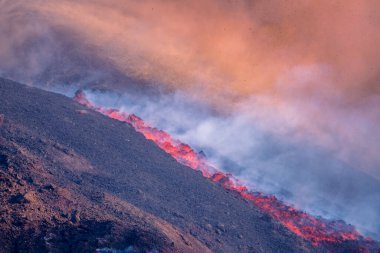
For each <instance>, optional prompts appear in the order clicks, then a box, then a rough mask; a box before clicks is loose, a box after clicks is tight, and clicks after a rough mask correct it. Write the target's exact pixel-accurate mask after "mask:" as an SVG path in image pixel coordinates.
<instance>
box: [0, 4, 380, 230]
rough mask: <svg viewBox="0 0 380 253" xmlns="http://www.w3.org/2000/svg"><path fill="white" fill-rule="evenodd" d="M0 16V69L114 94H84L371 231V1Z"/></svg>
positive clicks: (375, 160)
mask: <svg viewBox="0 0 380 253" xmlns="http://www.w3.org/2000/svg"><path fill="white" fill-rule="evenodd" d="M0 22H1V23H0V24H1V25H0V36H1V38H2V40H1V42H0V59H1V61H0V74H1V75H3V76H5V77H8V78H12V79H15V80H18V81H22V82H27V83H30V84H34V85H39V86H44V87H52V86H54V87H55V88H56V87H60V88H59V89H60V90H62V89H64V88H62V87H67V86H69V85H74V86H81V87H83V86H85V87H87V88H101V89H102V90H104V89H107V90H112V91H114V92H116V93H119V94H122V95H120V96H116V95H111V93H106V95H105V93H104V92H101V93H100V92H94V93H92V94H93V96H94V97H93V99H94V100H98V102H99V103H104V104H107V105H110V106H117V107H120V106H126V110H127V111H132V112H135V113H137V114H138V115H139V116H141V117H143V118H144V119H145V120H148V121H150V122H151V123H152V124H154V125H157V126H158V127H160V128H163V129H165V130H167V131H169V132H171V133H172V134H174V135H175V136H177V137H178V138H180V139H182V140H183V141H184V142H187V143H189V144H191V145H192V146H195V147H197V148H199V149H202V150H204V151H205V152H206V154H207V155H208V156H209V157H210V158H211V159H213V160H215V162H217V163H219V164H220V165H221V167H223V169H225V170H227V171H232V172H233V173H234V174H236V175H237V176H239V177H240V178H241V179H242V180H245V181H246V182H247V184H251V185H254V186H255V187H256V188H257V187H258V188H260V189H262V190H264V191H266V192H269V193H276V194H277V195H280V196H282V198H284V199H286V200H288V201H290V202H292V203H294V204H295V205H297V206H298V207H300V208H302V209H306V210H308V211H310V212H313V213H315V214H321V215H324V216H328V217H333V218H344V219H346V220H347V221H348V222H352V223H353V224H355V225H357V226H358V228H359V229H361V230H362V231H364V232H366V233H368V234H372V235H376V234H377V236H378V235H379V234H380V223H379V221H380V204H378V203H380V181H379V180H380V169H379V168H380V156H379V150H380V144H379V143H380V130H379V127H378V126H379V125H380V109H379V108H380V97H379V93H380V89H379V87H380V85H378V82H379V81H380V80H379V79H380V74H379V72H378V69H380V68H379V67H380V47H379V45H380V33H379V32H378V28H377V27H378V24H379V22H380V2H379V1H376V0H345V1H344V0H335V1H331V0H330V1H328V0H321V1H301V0H292V1H280V0H269V1H268V0H258V1H243V0H241V1H227V0H225V1H216V0H214V1H211V0H206V1H164V0H162V1H160V0H155V1H149V0H147V1H133V0H131V1H121V0H107V1H105V0H91V1H90V0H79V1H70V0H61V1H47V0H35V1H26V0H25V1H17V2H15V1H10V0H0ZM63 85H66V86H63ZM127 91H128V92H127ZM95 95H96V96H95Z"/></svg>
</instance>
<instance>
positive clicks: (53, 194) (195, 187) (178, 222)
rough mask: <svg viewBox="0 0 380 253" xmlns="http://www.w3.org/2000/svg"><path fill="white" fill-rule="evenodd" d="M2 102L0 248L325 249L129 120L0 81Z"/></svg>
mask: <svg viewBox="0 0 380 253" xmlns="http://www.w3.org/2000/svg"><path fill="white" fill-rule="evenodd" d="M0 101H1V103H0V114H1V115H3V116H2V117H1V118H0V120H1V119H2V125H1V126H0V189H1V191H0V205H1V206H0V245H2V247H1V248H0V252H94V251H95V250H96V249H104V251H106V250H107V249H109V248H114V249H126V248H128V247H133V249H134V250H135V251H136V252H139V251H140V252H147V251H152V250H156V251H158V252H327V250H326V249H325V248H322V247H320V248H315V247H313V246H312V245H311V244H310V243H309V242H307V241H305V240H303V239H302V238H299V237H297V236H296V235H294V234H292V233H291V232H290V231H288V230H287V229H286V228H284V227H283V226H281V225H279V224H277V223H275V221H274V220H273V219H263V218H262V217H265V215H263V214H262V213H260V211H258V210H257V209H256V208H255V206H254V205H252V204H251V203H247V202H246V201H244V200H243V199H242V198H241V197H240V196H238V195H237V194H235V193H234V192H229V191H226V190H225V189H223V188H221V186H219V185H217V184H214V183H212V182H210V181H208V180H206V179H204V178H203V177H202V176H201V175H200V173H198V172H195V171H192V170H190V169H188V168H186V167H184V166H182V165H180V164H178V163H177V162H176V161H175V160H174V159H173V158H172V157H171V156H169V155H168V154H166V153H165V152H164V151H162V150H161V149H159V148H158V147H157V146H156V145H155V144H154V143H153V142H151V141H148V140H146V139H145V138H144V137H143V136H142V135H141V134H139V133H137V132H136V131H135V130H134V129H133V127H132V126H130V125H129V124H125V123H121V122H118V121H116V120H112V119H109V118H107V117H105V116H102V115H100V114H99V113H96V112H93V111H90V110H86V108H83V107H82V106H81V105H79V104H76V103H75V102H73V101H72V100H71V99H69V98H67V97H64V96H62V95H58V94H53V93H49V92H46V91H42V90H38V89H35V88H31V87H27V86H24V85H20V84H17V83H14V82H11V81H8V80H2V79H0ZM84 111H85V113H83V112H84ZM78 112H80V113H78ZM129 249H132V248H129Z"/></svg>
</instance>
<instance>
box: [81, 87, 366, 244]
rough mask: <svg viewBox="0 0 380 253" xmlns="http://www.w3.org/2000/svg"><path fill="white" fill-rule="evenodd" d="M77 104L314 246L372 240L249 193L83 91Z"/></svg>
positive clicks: (183, 149) (184, 147)
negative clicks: (127, 127)
mask: <svg viewBox="0 0 380 253" xmlns="http://www.w3.org/2000/svg"><path fill="white" fill-rule="evenodd" d="M74 100H75V101H77V102H78V103H80V104H82V105H84V106H86V107H88V108H91V109H93V110H96V111H98V112H100V113H102V114H104V115H106V116H108V117H110V118H113V119H116V120H119V121H122V122H127V123H130V124H131V125H132V126H133V127H134V128H135V129H136V131H138V132H140V133H142V134H143V135H144V136H145V138H147V139H149V140H152V141H153V142H155V143H156V144H157V145H158V146H159V147H160V148H161V149H163V150H164V151H165V152H167V153H168V154H170V155H171V156H172V157H173V158H175V159H176V160H177V161H178V162H179V163H181V164H183V165H186V166H188V167H190V168H192V169H194V170H197V171H200V172H201V173H202V175H203V176H204V177H206V178H208V179H210V180H211V181H213V182H217V183H219V184H221V185H222V186H223V187H224V188H226V189H228V190H232V191H235V192H237V193H239V194H240V195H241V196H242V197H243V198H244V199H246V200H248V201H250V202H252V203H253V204H254V205H256V206H257V207H258V208H259V209H260V210H261V211H263V212H265V213H267V214H269V215H270V216H271V217H273V218H274V219H275V220H277V221H279V222H280V223H281V224H282V225H284V226H285V227H287V228H288V229H289V230H290V231H292V232H293V233H295V234H297V235H298V236H301V237H303V238H304V239H306V240H308V241H310V242H311V243H312V244H313V245H314V246H318V245H320V244H324V243H325V244H337V243H341V242H344V241H351V240H358V241H367V242H368V241H371V239H370V238H364V237H363V236H362V235H360V234H359V232H358V231H357V230H356V229H355V227H353V226H352V225H348V224H346V223H345V222H344V221H334V220H327V219H324V218H317V217H313V216H311V215H309V214H307V213H305V212H303V211H300V210H297V209H295V208H294V207H292V206H290V205H288V204H285V203H284V202H282V201H280V200H279V199H277V198H276V197H275V196H273V195H266V194H263V193H260V192H255V191H252V190H249V189H248V188H247V187H246V186H244V185H242V184H241V183H240V182H239V181H238V180H237V179H236V178H234V177H233V176H232V175H231V174H226V173H223V172H221V171H220V170H218V169H217V168H216V167H215V166H213V165H211V164H210V163H209V162H208V161H207V160H206V158H205V157H204V156H203V155H202V154H200V153H197V152H196V151H195V150H194V149H192V148H191V147H190V146H189V145H187V144H184V143H182V142H180V141H179V140H176V139H173V138H172V137H171V136H170V135H169V134H168V133H166V132H164V131H162V130H159V129H157V128H154V127H151V126H149V125H148V124H146V123H145V122H144V121H143V120H142V119H141V118H139V117H137V116H136V115H134V114H128V113H125V112H121V111H119V110H117V109H110V108H102V107H98V106H96V105H95V104H93V103H91V102H90V101H89V100H88V99H87V98H86V95H85V93H84V92H83V91H77V92H76V94H75V97H74Z"/></svg>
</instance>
